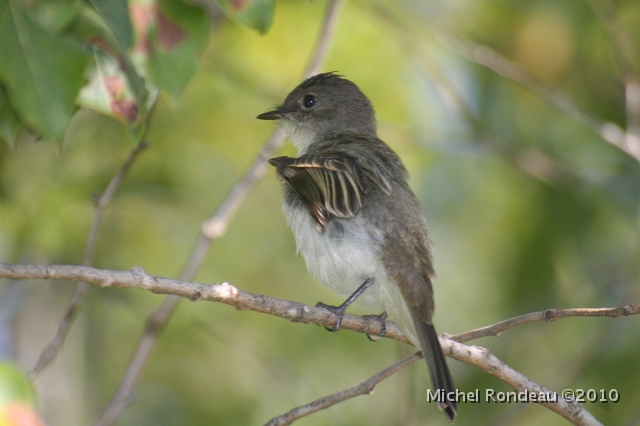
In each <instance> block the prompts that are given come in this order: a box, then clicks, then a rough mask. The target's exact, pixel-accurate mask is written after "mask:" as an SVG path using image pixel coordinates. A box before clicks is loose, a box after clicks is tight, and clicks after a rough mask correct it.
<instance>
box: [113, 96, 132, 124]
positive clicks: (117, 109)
mask: <svg viewBox="0 0 640 426" xmlns="http://www.w3.org/2000/svg"><path fill="white" fill-rule="evenodd" d="M109 106H110V107H111V112H113V114H114V115H116V116H117V117H120V118H122V119H123V120H125V121H128V122H130V123H132V122H134V121H136V119H137V118H138V106H137V105H136V103H135V101H134V100H132V99H113V100H111V102H109Z"/></svg>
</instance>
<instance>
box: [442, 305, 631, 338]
mask: <svg viewBox="0 0 640 426" xmlns="http://www.w3.org/2000/svg"><path fill="white" fill-rule="evenodd" d="M639 314H640V305H631V304H629V305H624V306H621V307H619V308H577V309H547V310H546V311H540V312H531V313H528V314H524V315H520V316H517V317H514V318H510V319H507V320H504V321H500V322H498V323H496V324H492V325H488V326H486V327H481V328H477V329H475V330H471V331H466V332H464V333H458V334H453V335H450V336H447V337H448V338H450V339H451V340H455V341H456V342H468V341H470V340H476V339H480V338H481V337H487V336H496V337H497V336H500V334H501V333H502V332H503V331H505V330H508V329H510V328H513V327H518V326H520V325H523V324H528V323H530V322H541V321H555V320H557V319H560V318H567V317H612V318H615V317H618V316H620V315H624V316H629V315H639Z"/></svg>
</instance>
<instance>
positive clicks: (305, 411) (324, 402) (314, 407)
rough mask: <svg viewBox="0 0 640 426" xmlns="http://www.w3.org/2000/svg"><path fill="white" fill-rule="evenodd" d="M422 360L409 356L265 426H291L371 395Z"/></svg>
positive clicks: (420, 354) (416, 355)
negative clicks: (324, 411)
mask: <svg viewBox="0 0 640 426" xmlns="http://www.w3.org/2000/svg"><path fill="white" fill-rule="evenodd" d="M421 359H422V352H416V353H414V354H413V355H409V356H408V357H406V358H403V359H401V360H400V361H398V362H396V363H395V364H393V365H392V366H390V367H387V368H385V369H384V370H382V371H380V372H379V373H377V374H375V375H373V376H371V377H370V378H368V379H367V380H365V381H364V382H362V383H359V384H357V385H355V386H353V387H351V388H349V389H345V390H343V391H340V392H336V393H334V394H331V395H327V396H325V397H323V398H320V399H316V400H315V401H313V402H310V403H308V404H305V405H301V406H300V407H296V408H294V409H293V410H291V411H289V412H287V413H285V414H283V415H281V416H278V417H274V418H273V419H271V420H269V422H267V423H266V424H265V426H286V425H290V424H292V423H293V422H295V421H296V420H299V419H301V418H303V417H306V416H308V415H310V414H313V413H317V412H318V411H320V410H326V409H327V408H329V407H332V406H334V405H336V404H338V403H340V402H343V401H346V400H347V399H351V398H355V397H356V396H360V395H371V394H372V393H373V390H374V389H375V387H376V386H377V385H378V383H380V382H381V381H383V380H384V379H387V378H389V377H391V376H393V375H394V374H396V373H397V372H399V371H400V370H402V369H404V368H405V367H408V366H410V365H411V364H413V363H414V362H417V361H419V360H421Z"/></svg>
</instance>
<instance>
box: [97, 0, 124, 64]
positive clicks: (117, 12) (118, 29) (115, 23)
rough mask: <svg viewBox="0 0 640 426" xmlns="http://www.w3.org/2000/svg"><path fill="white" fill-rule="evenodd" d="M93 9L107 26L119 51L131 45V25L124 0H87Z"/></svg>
mask: <svg viewBox="0 0 640 426" xmlns="http://www.w3.org/2000/svg"><path fill="white" fill-rule="evenodd" d="M89 4H91V6H93V8H94V9H95V11H96V12H97V13H98V15H100V17H101V18H102V19H103V21H104V22H105V23H106V24H107V26H108V27H109V30H110V32H111V35H112V36H113V38H114V40H115V41H116V42H117V43H118V48H119V51H120V52H126V51H127V50H129V49H130V48H131V47H132V46H133V26H132V25H131V18H130V17H129V7H128V5H127V1H126V0H89Z"/></svg>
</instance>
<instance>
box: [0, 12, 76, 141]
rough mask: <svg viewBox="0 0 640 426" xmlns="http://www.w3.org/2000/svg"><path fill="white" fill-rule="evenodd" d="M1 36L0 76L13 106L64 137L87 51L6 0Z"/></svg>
mask: <svg viewBox="0 0 640 426" xmlns="http://www.w3.org/2000/svg"><path fill="white" fill-rule="evenodd" d="M0 40H2V42H1V43H0V80H2V82H3V83H4V84H5V87H6V89H7V92H8V94H9V99H11V104H12V106H13V108H14V110H15V111H17V112H18V114H19V115H20V116H21V118H22V119H23V120H24V121H25V122H27V123H29V124H30V125H31V126H32V127H33V128H34V129H35V130H37V131H38V132H40V133H41V134H43V135H44V136H48V137H51V138H53V139H55V140H57V141H61V140H62V137H63V136H64V131H65V129H66V128H67V125H68V123H69V119H70V118H71V116H72V114H73V112H74V110H75V108H76V107H75V99H76V96H77V95H78V92H79V90H80V87H81V86H82V83H83V73H84V68H85V66H86V64H87V61H88V56H87V55H86V54H85V53H83V52H82V50H81V49H80V48H79V47H78V46H76V45H75V44H73V43H71V42H70V41H67V40H65V39H62V38H59V37H56V36H54V35H53V34H50V33H48V32H47V31H45V30H43V29H42V28H41V27H40V26H39V25H37V24H36V23H35V22H34V21H33V20H32V19H31V18H30V17H29V16H28V15H27V14H25V13H24V12H23V11H22V10H21V9H20V8H19V7H18V6H16V5H15V4H13V3H10V2H8V1H7V0H4V1H3V0H0Z"/></svg>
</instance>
